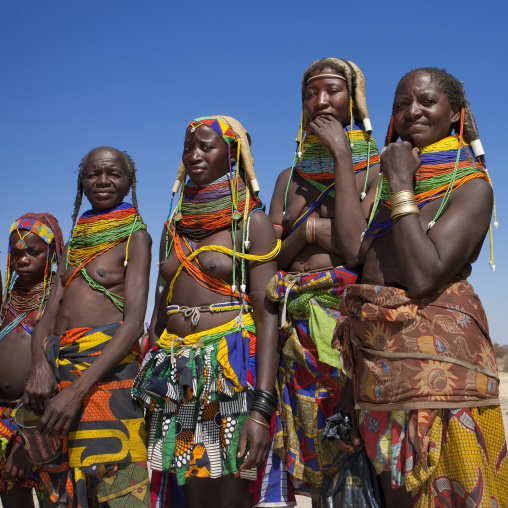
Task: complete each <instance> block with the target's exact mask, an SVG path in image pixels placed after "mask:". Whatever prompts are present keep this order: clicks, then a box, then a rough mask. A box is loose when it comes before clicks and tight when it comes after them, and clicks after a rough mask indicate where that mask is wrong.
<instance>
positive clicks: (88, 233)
mask: <svg viewBox="0 0 508 508" xmlns="http://www.w3.org/2000/svg"><path fill="white" fill-rule="evenodd" d="M140 229H145V230H146V225H145V224H144V223H143V220H142V219H141V216H140V215H139V213H138V212H137V211H136V209H135V208H134V206H132V204H131V203H121V204H119V205H118V206H116V207H115V208H110V209H108V210H102V211H100V212H94V211H92V210H89V211H88V212H85V213H84V214H83V215H82V216H81V217H80V218H79V219H78V222H77V224H76V226H75V228H74V231H73V232H72V238H71V239H70V241H69V246H68V250H67V260H66V268H68V267H69V264H70V265H77V268H76V270H75V271H74V273H73V274H72V275H71V276H70V278H69V280H68V281H67V284H66V285H65V288H67V286H68V285H69V283H70V282H71V280H73V279H74V277H75V276H76V275H77V274H78V273H81V275H82V276H83V278H84V279H85V280H86V281H87V282H88V285H89V286H90V287H91V288H92V289H94V290H96V291H100V292H102V293H104V295H105V296H106V297H107V298H109V299H110V300H111V302H112V303H113V304H114V305H115V306H116V307H117V308H118V309H119V310H120V311H122V312H123V302H122V300H123V298H122V297H120V296H118V295H115V294H113V293H110V292H109V291H108V290H107V289H106V288H105V287H104V286H102V285H101V284H99V283H97V282H96V281H94V280H93V279H92V278H91V277H90V276H89V275H88V273H87V272H86V269H85V265H87V264H88V263H89V262H90V261H92V259H95V258H96V257H98V256H99V255H101V254H103V253H104V252H106V251H108V250H109V249H111V248H113V247H114V246H115V245H118V244H119V243H121V242H123V241H125V240H127V245H126V248H125V261H124V265H125V266H127V263H128V257H129V242H130V238H131V235H132V233H134V232H135V231H138V230H140Z"/></svg>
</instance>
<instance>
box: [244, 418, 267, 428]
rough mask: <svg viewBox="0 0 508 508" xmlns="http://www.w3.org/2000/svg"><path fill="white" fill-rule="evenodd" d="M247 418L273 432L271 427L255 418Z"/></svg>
mask: <svg viewBox="0 0 508 508" xmlns="http://www.w3.org/2000/svg"><path fill="white" fill-rule="evenodd" d="M247 418H248V419H249V420H252V421H253V422H256V423H259V425H261V426H262V427H264V428H265V429H268V430H271V427H270V425H268V424H267V423H263V422H260V421H259V420H256V419H255V418H252V416H248V417H247Z"/></svg>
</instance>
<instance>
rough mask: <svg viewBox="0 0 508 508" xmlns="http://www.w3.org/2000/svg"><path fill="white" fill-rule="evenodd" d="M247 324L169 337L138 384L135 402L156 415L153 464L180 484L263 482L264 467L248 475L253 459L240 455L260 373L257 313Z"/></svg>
mask: <svg viewBox="0 0 508 508" xmlns="http://www.w3.org/2000/svg"><path fill="white" fill-rule="evenodd" d="M243 324H244V326H243V327H242V328H238V323H237V322H236V321H231V322H229V323H227V324H226V325H222V326H220V327H217V328H213V329H211V330H207V331H206V332H201V333H197V334H193V335H189V336H187V337H185V338H183V339H180V338H178V337H175V336H171V335H169V334H167V333H166V334H165V335H164V336H163V337H162V338H161V340H159V342H158V346H156V347H155V348H153V349H152V350H151V351H150V352H149V353H148V355H147V357H146V358H145V361H144V363H143V365H142V367H141V371H140V373H139V375H138V377H137V378H136V381H135V382H134V386H133V389H132V394H133V397H134V398H135V399H138V400H140V401H141V402H142V403H143V404H144V405H145V406H146V407H147V409H148V410H150V411H151V412H152V415H151V423H150V428H149V433H148V441H149V460H150V463H151V467H152V469H154V470H157V471H168V472H172V473H175V474H176V478H177V481H178V484H179V485H183V484H185V483H187V482H188V481H189V480H191V479H192V478H219V477H221V476H224V475H227V474H234V475H237V476H240V477H242V478H247V479H252V480H253V479H255V478H256V470H249V471H241V472H240V466H241V465H242V463H243V462H244V460H245V457H241V458H237V456H236V454H237V448H238V440H239V437H240V429H241V428H242V425H243V423H244V422H245V420H246V419H247V417H248V416H249V412H250V411H249V408H250V403H251V399H252V394H253V386H255V372H256V368H255V350H256V335H255V325H254V321H253V318H252V315H251V314H246V315H244V316H243ZM175 342H177V344H179V346H178V347H177V346H174V343H175ZM182 344H183V345H182Z"/></svg>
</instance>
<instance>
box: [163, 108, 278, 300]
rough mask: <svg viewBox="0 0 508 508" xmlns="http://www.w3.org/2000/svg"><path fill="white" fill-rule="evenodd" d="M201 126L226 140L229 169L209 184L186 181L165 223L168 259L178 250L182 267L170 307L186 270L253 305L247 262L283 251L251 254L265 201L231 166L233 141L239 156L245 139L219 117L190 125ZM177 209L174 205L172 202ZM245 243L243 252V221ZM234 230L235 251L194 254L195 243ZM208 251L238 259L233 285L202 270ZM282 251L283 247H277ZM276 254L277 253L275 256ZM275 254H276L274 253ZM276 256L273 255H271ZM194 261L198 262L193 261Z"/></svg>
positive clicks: (201, 281)
mask: <svg viewBox="0 0 508 508" xmlns="http://www.w3.org/2000/svg"><path fill="white" fill-rule="evenodd" d="M202 125H208V126H209V127H211V128H213V129H214V130H215V131H216V132H217V134H219V136H221V137H222V139H223V140H224V141H225V142H226V144H227V147H228V161H229V171H228V172H227V173H226V174H225V175H224V176H222V177H220V178H218V179H217V180H215V181H214V182H211V183H210V184H208V185H204V186H199V185H195V184H193V183H192V182H190V181H187V183H184V186H183V189H182V190H181V192H180V199H179V202H178V205H177V207H176V209H175V211H174V212H173V213H172V214H171V216H170V217H169V218H168V220H167V221H166V257H165V258H166V259H167V258H168V256H169V254H170V252H171V250H172V248H173V246H174V248H175V253H176V255H177V257H178V259H179V261H180V267H179V269H178V271H177V273H176V274H175V276H174V277H173V280H172V281H171V285H170V291H169V294H168V299H167V303H168V305H170V304H171V300H172V297H173V287H174V284H175V281H176V278H177V277H178V275H179V274H180V272H181V270H182V269H184V268H185V270H186V272H187V273H189V275H191V277H192V278H193V279H194V280H195V281H196V282H198V283H199V284H200V285H201V286H203V287H205V288H207V289H209V290H210V291H213V292H216V293H219V294H223V295H226V296H229V297H236V298H240V299H241V300H242V302H243V301H245V302H248V301H249V298H248V296H247V295H246V266H245V261H246V260H250V259H256V260H258V261H267V260H269V259H273V256H276V255H277V253H278V250H277V247H276V249H274V251H273V252H272V253H270V254H269V255H267V256H268V257H269V259H268V258H267V259H265V258H266V256H253V255H249V254H246V250H249V247H250V241H249V237H248V229H249V228H248V225H249V220H250V216H251V215H252V213H254V212H255V211H256V210H263V209H264V205H263V203H262V202H261V201H260V200H259V199H258V198H257V196H255V195H253V194H251V191H250V188H249V186H246V185H245V182H244V179H243V177H242V176H241V175H240V171H238V165H237V167H235V168H233V167H232V163H231V150H230V143H231V142H232V141H234V140H236V142H237V154H240V142H241V140H240V136H238V135H236V134H235V133H234V132H233V130H232V129H231V127H230V126H229V125H228V124H226V123H225V122H223V121H222V120H220V119H218V118H215V117H201V118H197V119H196V120H193V121H192V122H190V123H189V125H188V127H187V128H189V127H190V128H191V130H192V131H193V130H195V129H197V128H199V127H200V126H202ZM171 206H172V204H171ZM242 219H243V223H242V226H241V227H242V245H241V252H237V248H236V236H237V235H236V233H237V228H238V224H239V223H240V221H242ZM226 229H230V230H231V239H232V243H233V248H232V249H226V248H225V247H221V246H219V245H213V246H207V247H202V248H200V249H198V250H194V249H193V247H192V245H191V243H190V241H188V239H187V238H189V239H191V240H201V239H202V238H205V237H207V236H209V235H211V234H214V233H217V232H218V231H223V230H226ZM182 240H183V243H185V244H186V247H187V249H188V250H189V251H190V252H191V253H190V255H189V256H186V255H185V252H184V250H183V246H182ZM203 249H204V250H213V251H216V252H222V253H225V254H228V255H230V256H231V257H232V260H233V273H232V279H233V285H229V284H228V283H227V282H225V281H224V280H221V279H215V278H213V277H210V276H208V275H207V274H206V273H204V272H203V270H202V269H201V266H200V264H199V261H198V259H197V255H198V253H200V252H202V251H203ZM278 249H279V250H280V245H278ZM275 251H276V252H275ZM274 252H275V254H274ZM270 256H272V257H270ZM237 257H240V259H241V265H240V266H241V278H240V282H241V284H240V292H239V291H237V287H236V258H237ZM193 260H195V264H194V263H193V262H192V261H193Z"/></svg>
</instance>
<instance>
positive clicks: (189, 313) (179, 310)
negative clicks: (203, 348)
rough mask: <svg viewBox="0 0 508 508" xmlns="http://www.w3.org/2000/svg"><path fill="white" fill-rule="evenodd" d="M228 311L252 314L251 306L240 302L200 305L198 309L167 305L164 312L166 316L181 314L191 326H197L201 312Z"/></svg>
mask: <svg viewBox="0 0 508 508" xmlns="http://www.w3.org/2000/svg"><path fill="white" fill-rule="evenodd" d="M230 310H245V311H247V312H252V305H248V304H246V303H242V302H224V303H212V304H211V305H201V306H199V307H186V306H185V305H168V306H167V307H166V312H167V314H168V316H171V315H173V314H183V315H184V316H185V317H186V318H191V321H192V324H193V325H197V324H198V323H199V318H200V317H201V313H202V312H227V311H230Z"/></svg>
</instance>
